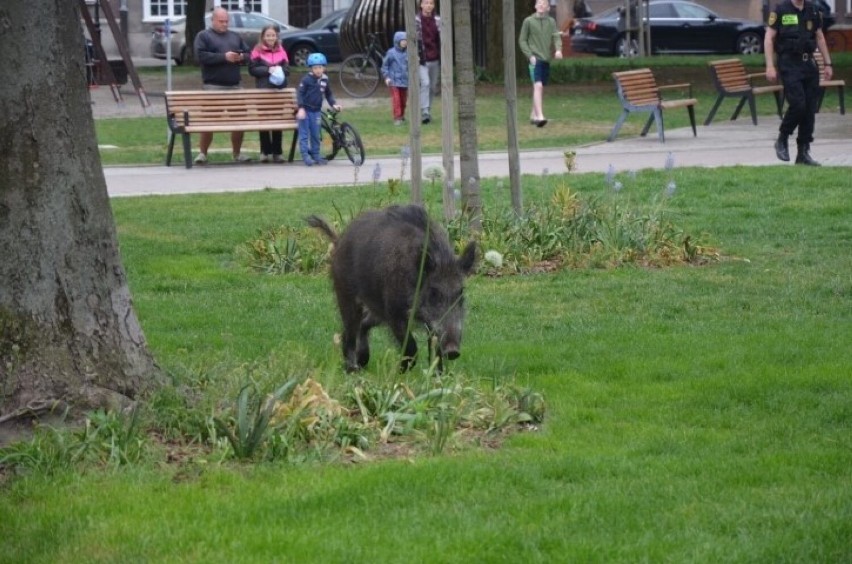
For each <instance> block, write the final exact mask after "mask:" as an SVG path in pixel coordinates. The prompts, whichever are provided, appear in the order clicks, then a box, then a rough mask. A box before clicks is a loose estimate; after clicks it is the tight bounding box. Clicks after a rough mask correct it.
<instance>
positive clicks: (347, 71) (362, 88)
mask: <svg viewBox="0 0 852 564" xmlns="http://www.w3.org/2000/svg"><path fill="white" fill-rule="evenodd" d="M367 37H368V38H369V39H370V43H369V44H368V45H367V51H366V52H364V53H356V54H354V55H349V56H348V57H346V58H345V59H344V60H343V62H342V63H341V64H340V86H342V87H343V90H345V91H346V93H347V94H349V95H350V96H352V97H353V98H366V97H368V96H371V95H372V94H373V92H375V91H376V88H378V87H379V80H380V79H381V73H380V72H379V69H380V68H381V63H380V62H379V61H381V60H382V59H383V58H384V54H383V53H382V52H381V50H380V49H379V36H378V34H376V33H370V34H367Z"/></svg>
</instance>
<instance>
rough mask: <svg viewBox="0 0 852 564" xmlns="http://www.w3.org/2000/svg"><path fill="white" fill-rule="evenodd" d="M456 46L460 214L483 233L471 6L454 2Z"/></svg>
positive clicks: (466, 3)
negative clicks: (467, 217) (465, 215)
mask: <svg viewBox="0 0 852 564" xmlns="http://www.w3.org/2000/svg"><path fill="white" fill-rule="evenodd" d="M453 20H454V21H453V23H454V36H455V44H456V73H457V74H456V76H457V77H458V107H459V114H458V115H459V179H460V181H461V193H462V210H463V211H464V212H465V213H467V214H468V215H469V216H470V226H471V229H473V230H474V231H481V230H482V200H481V198H480V191H479V153H478V151H477V135H476V88H475V80H476V76H475V75H474V68H473V38H472V34H471V23H470V4H469V3H468V2H453Z"/></svg>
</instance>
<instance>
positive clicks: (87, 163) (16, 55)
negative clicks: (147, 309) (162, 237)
mask: <svg viewBox="0 0 852 564" xmlns="http://www.w3.org/2000/svg"><path fill="white" fill-rule="evenodd" d="M79 21H80V13H79V8H78V3H77V2H65V1H56V0H29V1H28V2H4V3H3V4H2V6H0V33H2V36H3V44H4V47H5V54H6V56H7V58H8V59H9V60H11V61H15V62H16V66H17V67H18V69H19V70H17V71H14V72H12V70H11V67H8V66H7V69H9V70H8V71H7V72H6V73H5V79H4V80H3V81H2V82H0V115H2V116H3V120H2V122H0V257H2V258H0V421H7V422H8V421H10V420H12V419H14V418H15V414H16V413H23V412H24V411H25V410H26V409H27V406H30V407H32V406H45V405H54V404H55V403H61V404H65V405H67V406H68V407H70V408H71V409H72V412H78V411H80V410H86V409H91V408H96V407H108V408H115V407H120V406H123V405H125V404H127V403H128V402H129V401H131V400H133V399H135V398H137V397H138V396H139V394H140V393H142V392H144V391H146V390H147V389H149V388H150V387H151V386H153V385H154V384H155V383H156V382H157V381H159V372H158V370H157V368H156V366H155V364H154V362H153V359H152V358H151V355H150V354H149V352H148V348H147V345H146V342H145V337H144V335H143V333H142V329H141V327H140V326H139V323H138V321H137V318H136V314H135V313H134V311H133V307H132V304H131V298H130V291H129V289H128V286H127V280H126V276H125V272H124V269H123V267H122V265H121V260H120V257H119V252H118V242H117V238H116V232H115V225H114V221H113V216H112V210H111V208H110V203H109V197H108V195H107V189H106V182H105V180H104V175H103V170H102V168H101V162H100V156H99V154H98V147H97V142H96V139H95V129H94V121H93V119H92V111H91V104H90V100H89V96H88V90H87V87H86V81H85V72H84V65H83V53H84V50H83V36H82V33H81V29H80V25H79V23H78V22H79Z"/></svg>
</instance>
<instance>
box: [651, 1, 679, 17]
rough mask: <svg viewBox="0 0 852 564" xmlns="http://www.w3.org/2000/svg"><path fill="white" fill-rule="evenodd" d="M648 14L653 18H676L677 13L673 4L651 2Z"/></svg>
mask: <svg viewBox="0 0 852 564" xmlns="http://www.w3.org/2000/svg"><path fill="white" fill-rule="evenodd" d="M649 7H650V9H649V10H648V15H649V16H650V17H652V18H675V17H677V14H676V13H675V9H674V7H673V6H672V5H671V4H651V5H650V6H649Z"/></svg>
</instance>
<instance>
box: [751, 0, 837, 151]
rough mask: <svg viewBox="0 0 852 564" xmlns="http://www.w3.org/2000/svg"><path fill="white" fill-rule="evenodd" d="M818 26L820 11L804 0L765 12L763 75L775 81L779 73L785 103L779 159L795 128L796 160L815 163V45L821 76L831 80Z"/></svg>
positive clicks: (828, 57)
mask: <svg viewBox="0 0 852 564" xmlns="http://www.w3.org/2000/svg"><path fill="white" fill-rule="evenodd" d="M822 26H823V23H822V14H821V13H820V11H819V10H818V9H817V8H816V6H815V5H814V4H813V3H812V2H810V1H808V0H783V1H782V2H781V3H779V4H778V6H776V7H775V10H774V11H772V12H770V13H769V21H768V22H767V24H766V37H765V38H764V42H763V50H764V53H765V57H766V78H767V80H769V81H770V82H775V81H776V80H778V78H779V76H780V78H781V83H782V84H783V85H784V96H785V97H786V98H787V104H788V106H787V112H786V113H785V114H784V118H783V119H782V120H781V127H780V130H779V133H778V139H777V140H776V141H775V154H776V155H777V156H778V158H779V159H781V160H782V161H789V160H790V151H789V147H788V145H787V139H788V138H789V137H790V135H792V134H793V131H794V130H795V129H796V128H798V135H797V137H796V145H797V146H798V153H797V154H796V164H803V165H810V166H819V163H818V162H816V161H815V160H814V159H813V158H811V154H810V148H811V142H812V141H813V140H814V138H813V134H814V121H815V115H816V108H817V103H818V102H819V79H820V77H819V67H818V66H817V63H816V61H815V60H814V50H815V49H819V51H820V53H822V56H823V58H824V59H825V79H826V80H831V76H832V68H831V54H830V53H829V52H828V45H827V44H826V42H825V35H823V32H822ZM776 52H777V53H778V68H777V70H776V68H775V53H776Z"/></svg>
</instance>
